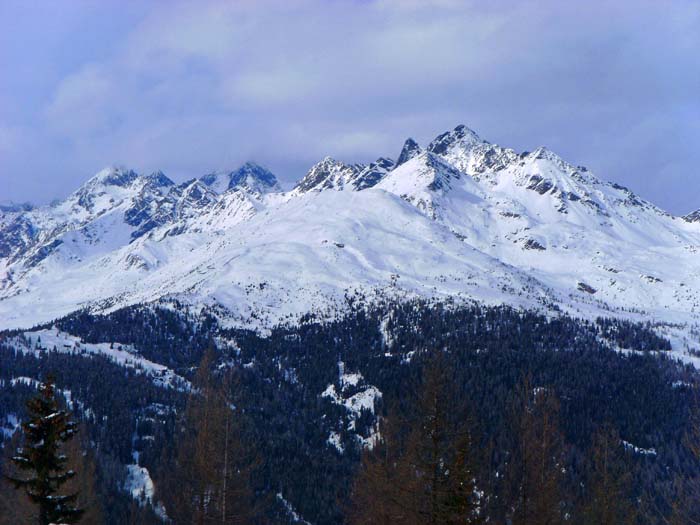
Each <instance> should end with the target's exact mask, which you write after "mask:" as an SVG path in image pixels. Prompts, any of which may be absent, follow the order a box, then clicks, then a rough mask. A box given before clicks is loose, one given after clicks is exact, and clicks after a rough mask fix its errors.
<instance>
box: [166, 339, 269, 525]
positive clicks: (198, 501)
mask: <svg viewBox="0 0 700 525" xmlns="http://www.w3.org/2000/svg"><path fill="white" fill-rule="evenodd" d="M214 358H215V354H214V352H213V350H211V349H210V350H208V351H207V352H206V353H205V355H204V357H203V359H202V361H201V363H200V365H199V369H198V371H197V375H196V377H195V380H194V384H193V386H194V389H193V391H192V394H191V395H190V398H189V400H188V403H187V408H186V411H185V418H184V421H183V428H182V432H181V434H180V436H179V443H178V450H177V454H176V458H175V459H176V463H177V465H176V468H175V472H174V473H173V475H172V481H174V482H175V483H172V482H171V483H172V485H173V490H171V491H169V492H170V494H164V498H165V499H166V500H169V502H170V504H169V505H166V508H168V509H172V512H171V513H170V514H171V517H172V518H173V519H174V520H175V521H176V522H177V523H193V524H197V525H204V524H214V523H222V524H224V523H225V524H228V523H250V522H251V521H252V520H253V518H254V513H255V505H254V501H253V494H252V490H251V489H250V474H251V469H252V467H253V463H254V461H253V455H252V454H251V453H250V451H249V450H248V449H247V448H246V447H245V446H244V444H243V442H242V439H241V433H242V424H241V412H240V410H236V411H235V412H234V409H233V408H234V407H233V406H232V405H233V404H232V403H231V401H230V399H229V395H228V392H229V391H230V388H231V385H230V384H229V383H228V382H227V381H224V382H223V384H222V381H219V380H218V379H217V378H215V377H214V375H213V372H212V370H211V368H212V364H213V362H214ZM168 496H170V497H168Z"/></svg>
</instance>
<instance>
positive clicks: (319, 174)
mask: <svg viewBox="0 0 700 525" xmlns="http://www.w3.org/2000/svg"><path fill="white" fill-rule="evenodd" d="M364 168H365V166H363V165H361V164H351V165H348V164H344V163H342V162H340V161H337V160H335V159H333V158H331V157H326V158H324V159H323V160H322V161H321V162H318V163H317V164H315V165H314V166H313V167H312V168H311V169H310V170H309V172H308V173H307V174H306V175H305V176H304V178H303V179H301V180H300V181H299V183H298V184H297V185H296V187H295V188H294V190H293V192H294V193H296V194H301V193H308V192H310V191H322V190H342V189H345V187H346V186H350V185H351V184H352V182H353V180H354V179H355V178H356V177H357V176H358V174H359V173H360V172H362V170H363V169H364Z"/></svg>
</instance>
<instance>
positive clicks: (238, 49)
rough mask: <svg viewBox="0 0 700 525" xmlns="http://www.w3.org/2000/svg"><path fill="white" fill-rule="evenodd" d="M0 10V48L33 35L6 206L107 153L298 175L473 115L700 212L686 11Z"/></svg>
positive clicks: (1, 161)
mask: <svg viewBox="0 0 700 525" xmlns="http://www.w3.org/2000/svg"><path fill="white" fill-rule="evenodd" d="M0 9H1V10H2V11H0V20H2V22H0V32H2V33H3V34H4V35H5V36H3V37H1V38H2V39H3V41H2V42H0V44H2V43H3V42H5V41H6V40H7V41H9V40H12V39H13V38H20V37H21V38H24V39H26V41H28V42H31V45H28V46H18V45H12V46H9V44H8V46H9V48H8V47H5V49H4V50H3V51H0V61H1V62H0V65H2V69H3V71H6V72H8V71H9V72H10V73H11V74H10V75H3V77H2V78H0V185H1V186H2V188H3V192H2V193H3V195H2V196H1V197H2V198H15V199H27V198H32V197H36V198H38V199H40V200H46V199H49V198H51V197H53V196H56V195H58V194H63V193H65V191H66V190H67V189H69V188H71V187H72V186H74V185H77V184H79V183H80V182H81V181H82V179H84V178H85V177H86V176H87V175H89V173H90V172H93V171H96V170H97V169H99V168H100V167H101V166H103V165H105V164H109V163H111V162H115V161H116V162H121V163H125V164H128V165H132V166H134V167H135V168H137V169H140V170H152V169H157V168H161V169H164V170H166V172H168V173H170V174H172V175H174V176H175V177H185V176H194V175H197V174H199V173H202V172H204V171H207V170H209V169H211V168H223V167H226V166H233V165H235V164H238V163H240V162H243V161H245V160H248V159H251V158H252V159H255V160H258V161H260V162H262V163H266V164H268V165H269V166H270V167H271V168H273V169H274V170H275V171H277V172H279V173H280V175H282V177H283V178H286V179H287V180H291V179H293V178H295V177H298V176H300V175H301V174H302V171H303V169H304V168H306V167H308V166H309V165H310V164H311V163H313V162H315V161H316V160H318V159H319V158H321V157H323V156H325V155H327V154H330V155H334V156H338V157H340V158H341V159H343V160H347V161H369V160H373V159H374V158H376V157H377V156H379V155H387V154H388V155H392V154H393V155H395V154H396V152H397V150H398V149H399V148H400V145H401V142H402V140H403V138H405V136H408V135H413V136H415V137H416V138H418V139H420V140H423V141H425V140H427V139H429V138H430V137H431V136H433V135H435V134H437V133H438V132H440V131H442V130H443V129H446V128H449V127H452V126H454V125H455V124H457V123H460V122H464V123H466V124H467V125H470V126H471V127H473V128H475V129H476V130H477V131H478V132H480V134H482V135H483V136H484V137H485V138H487V139H489V140H492V141H494V142H501V143H504V144H507V145H512V146H515V147H517V148H522V149H532V148H534V147H536V146H537V145H540V144H546V145H548V146H549V147H551V148H552V149H554V150H556V151H558V152H560V153H561V154H562V155H564V156H565V157H567V158H569V159H571V160H572V161H574V162H578V163H583V164H586V165H588V166H590V167H592V168H594V169H595V170H596V171H597V172H598V173H599V174H600V175H601V176H603V177H606V178H609V179H613V180H618V181H620V182H622V183H624V184H627V185H629V186H631V187H633V188H635V189H637V190H638V191H639V192H640V193H641V194H642V195H644V196H646V197H649V198H652V199H654V200H655V201H657V202H659V203H660V204H661V205H662V206H666V207H668V208H670V209H671V210H672V211H676V212H682V211H685V210H687V209H691V208H694V207H700V179H699V178H698V177H697V166H698V165H700V148H698V147H697V146H698V143H699V142H700V129H699V128H698V124H697V120H698V119H697V116H698V115H699V114H700V102H699V101H698V98H699V97H698V96H697V93H698V92H700V69H699V68H697V67H695V63H696V60H697V53H698V51H700V10H699V9H698V7H697V4H696V3H695V2H691V1H683V0H678V1H676V2H673V3H659V2H651V1H648V2H647V1H639V0H634V1H632V0H629V1H626V2H624V1H623V2H614V3H610V2H602V1H601V2H589V3H585V4H582V3H568V2H555V1H552V2H541V1H539V2H515V1H499V2H489V3H484V2H461V1H460V2H451V1H436V2H406V1H404V0H402V1H386V0H385V1H375V2H372V1H365V2H359V1H356V2H351V1H333V2H322V1H320V0H319V1H310V0H309V1H300V2H281V1H280V2H272V1H270V2H245V1H241V2H219V1H212V2H181V3H175V2H168V3H159V2H153V3H136V2H133V3H130V2H101V3H89V2H85V3H70V4H62V12H61V14H60V16H58V15H57V12H43V11H42V9H37V8H27V7H26V6H25V5H24V4H23V3H16V4H12V3H11V2H8V3H4V5H3V7H2V8H0ZM47 9H49V10H51V7H50V6H49V7H47ZM54 11H56V10H54ZM66 11H67V12H66ZM30 22H31V23H30ZM28 64H30V65H31V66H32V67H28Z"/></svg>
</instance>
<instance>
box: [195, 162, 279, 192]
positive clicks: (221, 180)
mask: <svg viewBox="0 0 700 525" xmlns="http://www.w3.org/2000/svg"><path fill="white" fill-rule="evenodd" d="M199 180H200V181H201V182H202V183H203V184H205V185H206V186H208V187H209V188H210V189H211V190H212V191H214V192H215V193H219V194H221V193H224V192H225V191H228V190H236V189H242V190H245V191H249V192H253V193H258V194H265V193H275V192H281V191H282V188H281V187H280V185H279V183H278V182H277V177H275V176H274V174H273V173H272V172H271V171H270V170H268V169H267V168H264V167H262V166H260V165H259V164H255V163H254V162H246V163H245V164H244V165H243V166H241V167H240V168H238V169H237V170H235V171H230V172H221V171H214V172H212V173H208V174H206V175H204V176H202V177H200V178H199Z"/></svg>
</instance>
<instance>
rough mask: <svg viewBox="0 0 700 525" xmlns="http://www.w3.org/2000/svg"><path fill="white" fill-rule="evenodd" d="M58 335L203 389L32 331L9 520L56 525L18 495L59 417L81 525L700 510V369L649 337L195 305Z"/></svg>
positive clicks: (537, 319)
mask: <svg viewBox="0 0 700 525" xmlns="http://www.w3.org/2000/svg"><path fill="white" fill-rule="evenodd" d="M47 328H50V329H52V330H61V331H63V332H67V333H70V334H72V335H75V336H78V337H80V338H81V339H82V340H83V341H84V342H85V343H114V344H124V345H126V344H131V345H133V346H134V348H138V349H139V352H140V353H141V355H143V356H144V357H146V358H148V359H149V360H151V361H153V362H156V363H160V364H163V365H165V366H167V367H169V368H170V369H172V370H173V371H174V372H175V373H176V374H177V375H179V376H180V377H182V378H183V379H184V380H185V381H184V382H183V383H179V384H177V385H169V386H168V385H164V384H162V383H159V382H157V381H154V380H153V377H151V376H149V375H147V374H143V373H140V372H141V371H140V370H136V369H133V368H126V367H123V366H121V365H120V364H118V363H116V362H114V361H113V360H110V359H108V358H107V357H105V356H100V355H94V354H75V353H72V354H70V353H61V352H59V351H54V349H52V348H45V347H44V346H43V344H42V342H41V341H38V340H36V341H26V340H25V341H23V342H24V343H25V344H27V345H29V346H30V347H31V348H32V349H33V351H32V352H26V351H19V350H18V346H17V341H18V339H21V338H25V339H26V336H25V335H23V334H20V333H15V332H5V333H3V334H2V335H1V336H0V355H1V356H2V367H0V383H1V384H2V385H3V386H8V385H12V386H13V388H0V423H3V424H4V426H3V432H2V434H1V435H2V437H3V442H2V448H3V450H2V452H3V454H2V468H3V473H4V475H5V476H6V479H5V480H4V481H3V485H2V489H1V490H0V523H8V524H9V523H44V522H41V521H37V520H38V519H42V518H41V516H40V515H39V506H38V505H37V504H36V501H35V498H30V497H28V496H27V493H28V492H31V491H28V489H27V487H26V486H24V485H23V484H22V482H17V481H16V480H17V479H24V480H26V479H29V478H27V477H26V476H28V475H29V473H32V472H34V471H33V470H31V468H30V469H28V470H27V472H25V473H24V474H22V473H23V472H24V469H22V468H20V467H21V466H22V465H21V463H23V462H24V460H23V459H21V456H22V454H19V453H18V450H24V451H31V450H34V449H33V448H32V446H33V445H32V443H34V444H35V445H36V443H40V442H42V439H41V437H37V436H36V435H33V434H32V432H33V430H32V429H34V427H33V426H32V424H33V423H32V422H34V423H36V422H37V421H39V422H41V421H44V423H42V424H46V425H48V424H49V423H47V421H49V422H50V421H54V419H55V420H57V421H56V422H57V423H58V424H61V425H63V427H62V428H59V429H58V430H55V429H54V430H55V431H56V432H58V433H57V434H55V435H56V436H58V435H59V434H60V435H62V436H63V437H65V438H66V439H65V440H64V439H63V438H61V439H59V438H56V448H55V452H56V457H60V458H62V459H60V462H59V463H60V464H57V465H55V466H56V467H57V468H56V470H55V471H56V472H57V473H58V474H57V476H64V477H65V479H63V478H61V481H60V483H54V485H55V491H54V492H52V494H54V495H56V497H66V498H68V499H66V500H65V503H66V509H69V510H70V509H72V513H71V512H67V515H70V516H72V517H70V518H66V519H75V520H79V521H77V522H78V523H115V524H117V523H125V524H127V523H133V524H150V523H163V522H170V523H202V524H204V523H303V522H307V523H313V524H326V523H328V524H333V523H351V524H375V523H386V524H389V523H406V524H414V523H415V524H418V523H435V524H437V523H463V524H470V523H473V524H481V523H509V524H514V525H519V524H523V525H525V524H533V525H534V524H558V523H561V524H565V523H572V524H662V523H678V524H681V523H693V522H694V521H693V520H696V519H697V518H698V513H699V512H700V503H698V502H699V501H700V499H698V494H699V492H698V487H699V485H698V483H699V482H700V458H699V451H700V412H698V410H697V408H696V407H697V388H698V382H697V374H696V373H695V371H694V370H693V369H691V368H688V367H685V366H683V365H681V364H679V363H678V362H676V361H674V360H672V359H670V358H667V357H666V354H665V352H666V351H667V350H668V349H669V348H670V345H669V342H668V341H667V340H665V339H663V338H662V337H660V336H659V335H657V333H655V332H654V331H653V327H651V326H648V325H640V324H634V323H629V322H624V321H619V320H613V319H602V318H601V319H597V320H595V321H584V320H577V319H573V318H570V317H566V316H559V317H546V316H543V315H541V314H538V313H535V312H529V311H521V310H515V309H513V308H509V307H482V306H478V305H474V306H469V307H467V306H456V305H453V304H435V303H430V304H428V303H425V302H421V301H413V302H407V303H400V304H389V303H387V304H383V305H381V306H374V307H371V308H367V307H363V306H361V305H355V306H354V307H353V308H352V309H351V312H350V313H349V314H347V315H345V316H343V317H341V318H338V319H335V320H332V321H328V320H325V321H320V320H317V319H314V318H313V317H308V318H305V319H303V320H302V322H301V323H299V324H290V325H281V326H277V327H275V328H274V329H272V330H270V331H269V332H265V333H257V332H253V331H249V330H241V329H233V328H224V327H222V326H220V325H219V323H218V322H217V317H216V315H215V312H211V311H206V310H204V311H202V312H199V313H196V314H195V313H193V312H191V311H189V310H188V309H187V308H185V307H184V306H182V305H180V304H178V303H168V304H167V305H166V304H163V305H162V306H159V307H153V306H135V307H130V308H126V309H123V310H119V311H116V312H114V313H112V314H108V315H93V314H90V313H88V312H81V313H78V314H74V315H71V316H69V317H67V318H64V319H60V320H58V321H56V322H55V323H52V324H50V325H48V326H47ZM620 348H625V349H634V351H625V352H623V351H620V350H619V349H620ZM56 350H57V349H56ZM51 378H53V379H51ZM42 385H43V386H42ZM47 385H49V386H47ZM51 385H55V386H51ZM47 389H51V392H47ZM42 396H43V398H42ZM47 396H48V397H47ZM51 396H53V401H52V400H51V399H50V397H51ZM41 399H44V401H42V402H40V401H38V400H41ZM42 403H43V404H42ZM52 403H54V404H55V406H54V405H53V404H52ZM39 405H41V406H39ZM53 414H59V415H60V416H54V415H53ZM48 416H51V417H50V418H48V419H46V418H47V417H48ZM42 417H43V418H44V419H42ZM37 418H38V419H37ZM59 420H60V421H59ZM11 422H14V424H11ZM20 423H24V426H22V425H20ZM42 428H43V427H42ZM52 428H53V427H51V426H50V425H49V426H48V427H47V429H48V430H47V432H49V431H51V432H53V431H54V430H51V429H52ZM67 434H70V436H69V435H67ZM47 435H48V434H47ZM51 435H53V434H51ZM32 439H33V440H34V442H33V441H32ZM25 459H27V461H29V456H27V458H25ZM34 460H36V458H34V459H32V461H34ZM38 470H41V469H38ZM144 472H145V473H146V475H144ZM22 475H24V476H25V477H23V478H22V477H21V476H22ZM9 478H12V479H14V480H15V481H14V482H12V481H11V480H10V479H9ZM144 480H145V481H144ZM64 482H65V483H64ZM149 484H150V485H149ZM47 495H48V493H46V494H45V496H47ZM48 501H51V498H48ZM54 501H55V500H54ZM62 501H63V500H62ZM64 510H65V509H64ZM54 522H56V523H71V522H73V521H54ZM45 523H50V521H45Z"/></svg>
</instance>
